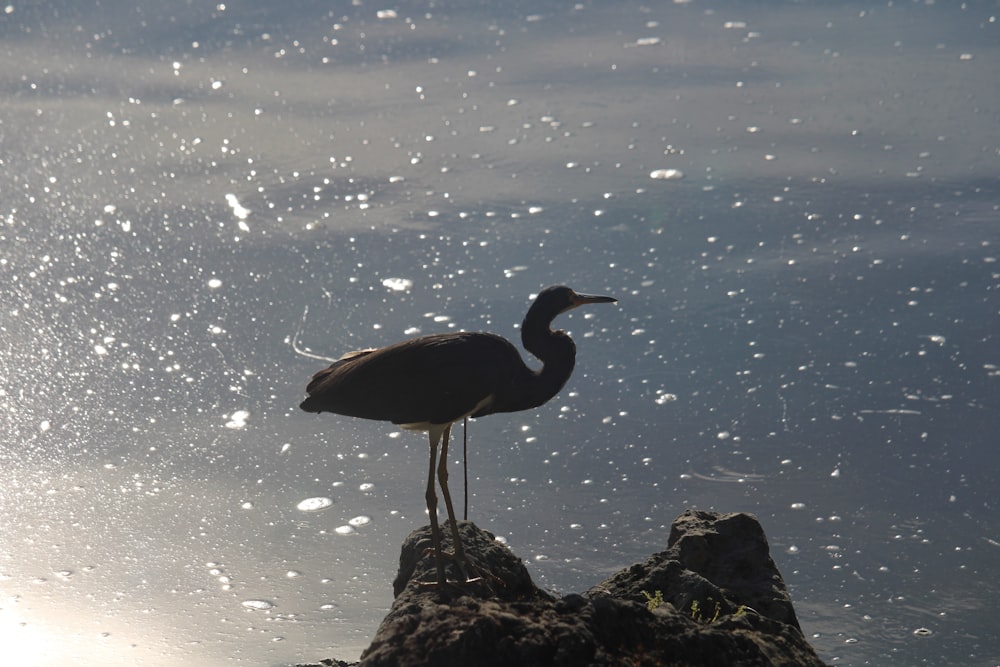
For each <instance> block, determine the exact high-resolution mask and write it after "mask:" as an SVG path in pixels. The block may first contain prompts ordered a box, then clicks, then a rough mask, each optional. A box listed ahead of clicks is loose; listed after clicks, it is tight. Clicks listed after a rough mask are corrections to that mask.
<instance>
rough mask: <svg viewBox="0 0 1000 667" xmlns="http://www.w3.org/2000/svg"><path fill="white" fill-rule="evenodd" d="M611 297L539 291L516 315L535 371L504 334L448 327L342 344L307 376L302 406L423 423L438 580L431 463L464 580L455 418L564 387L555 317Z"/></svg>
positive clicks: (567, 341) (563, 345)
mask: <svg viewBox="0 0 1000 667" xmlns="http://www.w3.org/2000/svg"><path fill="white" fill-rule="evenodd" d="M616 301H617V299H614V298H612V297H610V296H592V295H588V294H578V293H576V292H574V291H573V290H572V289H570V288H569V287H566V286H564V285H556V286H552V287H547V288H545V289H543V290H542V291H541V292H539V293H538V296H537V297H536V298H535V301H534V303H532V304H531V307H530V308H529V309H528V314H527V315H525V317H524V322H523V323H522V324H521V342H522V343H523V345H524V348H525V349H526V350H527V351H528V352H530V353H531V354H533V355H534V356H536V357H537V358H538V359H539V360H541V362H542V368H541V369H539V370H533V369H531V368H529V367H528V366H527V365H526V364H525V363H524V361H523V360H522V359H521V355H520V353H519V352H518V350H517V348H516V347H514V345H513V344H512V343H511V342H510V341H508V340H507V339H505V338H502V337H501V336H497V335H495V334H491V333H482V332H452V333H444V334H433V335H429V336H420V337H418V338H411V339H409V340H404V341H401V342H399V343H395V344H393V345H389V346H387V347H382V348H373V349H368V350H358V351H355V352H348V353H347V354H345V355H344V356H343V357H341V358H340V359H338V360H337V361H335V362H334V363H333V364H331V365H330V366H329V367H328V368H324V369H323V370H321V371H319V372H318V373H316V374H315V375H314V376H313V378H312V380H311V381H310V382H309V386H308V387H307V388H306V391H307V393H308V394H309V397H308V398H306V400H304V401H303V402H302V404H301V405H300V407H301V408H302V409H303V410H305V411H306V412H333V413H336V414H341V415H346V416H349V417H361V418H363V419H376V420H380V421H389V422H392V423H394V424H398V425H400V426H401V427H402V428H404V429H407V430H413V431H426V432H427V434H428V438H429V441H430V471H429V473H428V476H427V490H426V493H425V499H426V501H427V511H428V514H429V515H430V522H431V538H432V541H433V545H434V552H435V564H436V568H437V577H438V580H437V583H438V584H439V585H444V584H445V583H446V582H447V579H446V575H445V568H444V558H443V557H444V555H449V556H450V555H451V554H444V552H443V551H442V549H441V531H440V528H439V526H438V520H437V496H436V494H435V491H434V480H435V472H436V474H437V480H438V484H439V485H440V487H441V493H442V495H443V496H444V502H445V507H446V508H447V511H448V520H449V521H450V522H451V530H452V539H453V542H454V559H455V563H456V565H457V566H458V568H459V571H460V572H461V574H462V576H463V577H464V578H465V580H466V581H469V580H470V579H469V576H468V570H467V569H466V561H465V551H464V549H463V548H462V543H461V539H460V538H459V534H458V523H457V520H456V519H455V510H454V507H453V505H452V501H451V493H450V492H449V490H448V465H447V462H448V441H449V439H450V436H451V426H452V424H453V423H454V422H456V421H458V420H460V419H463V418H465V417H482V416H485V415H490V414H494V413H498V412H517V411H519V410H528V409H530V408H534V407H538V406H539V405H542V404H543V403H545V402H547V401H548V400H549V399H551V398H552V397H553V396H555V395H556V394H557V393H558V392H559V390H560V389H562V388H563V385H565V384H566V381H567V380H568V379H569V377H570V375H571V374H572V372H573V367H574V365H575V364H576V345H575V344H574V343H573V340H572V339H571V338H570V337H569V336H568V335H567V334H566V333H565V332H563V331H558V330H556V331H553V330H552V329H551V328H550V326H551V324H552V320H554V319H555V318H556V316H557V315H559V314H560V313H564V312H566V311H568V310H571V309H573V308H576V307H577V306H582V305H585V304H590V303H615V302H616ZM442 443H443V444H442ZM439 444H440V446H441V455H440V458H439V457H438V445H439Z"/></svg>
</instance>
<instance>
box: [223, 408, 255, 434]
mask: <svg viewBox="0 0 1000 667" xmlns="http://www.w3.org/2000/svg"><path fill="white" fill-rule="evenodd" d="M249 416H250V413H249V412H247V411H246V410H237V411H236V412H234V413H233V414H231V415H229V421H227V422H226V428H233V429H238V428H245V427H246V425H247V417H249Z"/></svg>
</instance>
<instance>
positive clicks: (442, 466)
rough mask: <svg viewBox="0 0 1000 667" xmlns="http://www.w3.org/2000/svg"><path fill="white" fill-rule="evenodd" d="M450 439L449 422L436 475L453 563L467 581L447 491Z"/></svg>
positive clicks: (456, 520) (449, 495)
mask: <svg viewBox="0 0 1000 667" xmlns="http://www.w3.org/2000/svg"><path fill="white" fill-rule="evenodd" d="M450 439H451V424H448V426H446V427H445V429H444V441H443V442H442V444H441V458H440V459H439V460H438V468H437V476H438V484H440V485H441V494H442V495H443V496H444V506H445V507H446V508H447V510H448V519H449V520H450V521H451V539H452V541H453V542H454V543H455V564H456V565H458V569H459V571H460V572H461V573H462V576H463V577H465V580H466V581H469V574H468V572H466V570H465V565H466V562H465V549H463V548H462V538H461V537H460V536H459V534H458V519H456V518H455V508H454V507H453V506H452V504H451V493H450V492H449V491H448V441H449V440H450Z"/></svg>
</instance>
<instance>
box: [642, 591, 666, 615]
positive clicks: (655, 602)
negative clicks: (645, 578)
mask: <svg viewBox="0 0 1000 667" xmlns="http://www.w3.org/2000/svg"><path fill="white" fill-rule="evenodd" d="M642 594H643V595H645V596H646V609H648V610H650V611H653V610H654V609H656V608H657V607H659V606H660V605H661V604H663V591H656V594H655V595H650V594H649V593H647V592H646V591H643V592H642Z"/></svg>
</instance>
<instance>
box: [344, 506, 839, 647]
mask: <svg viewBox="0 0 1000 667" xmlns="http://www.w3.org/2000/svg"><path fill="white" fill-rule="evenodd" d="M459 528H460V532H461V537H462V543H463V545H464V546H465V550H466V553H467V556H468V560H469V562H470V565H471V566H472V567H473V569H474V570H475V572H474V573H470V574H474V575H478V577H479V579H478V581H476V582H473V583H469V584H462V585H448V586H446V587H444V588H436V587H428V586H422V585H420V582H426V581H434V580H435V578H436V571H435V567H434V559H433V556H432V555H431V554H429V553H428V551H427V548H428V547H429V546H430V530H429V528H426V527H425V528H421V529H419V530H416V531H414V532H413V533H411V534H410V536H409V537H408V538H407V539H406V541H405V542H404V544H403V550H402V554H401V556H400V568H399V575H398V576H397V578H396V581H395V583H394V591H395V594H396V600H395V602H394V603H393V605H392V609H391V610H390V611H389V614H388V615H387V616H386V617H385V619H384V620H383V621H382V624H381V625H380V626H379V628H378V631H377V632H376V634H375V639H374V640H373V641H372V643H371V646H369V647H368V649H367V650H365V652H364V653H363V654H362V656H361V662H360V665H362V667H418V666H434V667H449V666H451V665H455V666H461V667H466V666H468V665H477V666H481V667H493V666H496V667H501V666H503V667H506V666H508V665H510V666H519V667H520V666H525V667H528V666H535V665H537V666H543V665H544V666H546V667H548V666H552V667H563V666H565V667H580V666H584V665H592V666H605V665H607V666H611V665H623V664H627V665H637V666H650V667H652V666H654V665H664V666H666V665H689V666H704V667H715V666H719V667H723V666H725V667H733V666H744V667H757V666H760V667H764V666H782V667H785V666H787V667H792V666H793V665H794V666H796V667H812V666H817V667H818V666H821V665H822V664H823V663H822V662H820V660H819V658H818V657H817V656H816V653H815V652H814V651H813V649H812V647H810V646H809V644H808V643H807V642H806V641H805V638H804V637H803V636H802V632H801V631H800V630H799V624H798V620H797V619H796V617H795V611H794V609H793V608H792V603H791V600H790V599H789V597H788V592H787V590H786V588H785V584H784V581H782V579H781V575H780V574H779V573H778V570H777V568H776V567H775V565H774V562H773V561H772V560H771V557H770V553H769V550H768V546H767V540H766V538H765V537H764V532H763V530H762V529H761V527H760V524H759V523H758V522H757V520H756V519H755V518H754V517H752V516H750V515H748V514H716V513H713V512H698V511H690V510H689V511H687V512H684V513H683V514H682V515H681V516H680V517H678V518H677V519H676V520H675V521H674V524H673V526H672V527H671V531H670V537H669V540H668V543H667V548H666V550H665V551H662V552H659V553H656V554H654V555H652V556H650V557H649V558H648V559H647V560H646V561H645V562H643V563H637V564H635V565H633V566H631V567H629V568H627V569H625V570H622V571H621V572H618V573H617V574H615V575H614V576H612V577H611V578H610V579H607V580H606V581H604V582H602V583H601V584H599V585H597V586H595V587H594V588H592V589H590V590H589V591H588V592H587V593H586V594H584V595H579V594H575V593H574V594H570V595H567V596H565V597H563V598H559V599H557V598H555V597H553V596H551V595H549V594H548V593H546V592H544V591H542V590H540V589H538V588H537V587H535V585H534V584H533V583H532V581H531V578H530V577H529V575H528V572H527V570H526V569H525V567H524V564H523V563H522V562H521V559H519V558H517V557H516V556H515V555H514V554H513V553H512V552H511V551H510V550H509V549H508V548H507V547H505V546H503V545H502V544H500V543H499V542H497V541H496V539H495V537H494V536H493V535H491V534H490V533H488V532H486V531H484V530H481V529H479V528H477V527H476V526H475V525H474V524H472V523H469V522H462V523H460V525H459ZM443 532H444V534H445V535H444V539H445V547H446V548H449V547H450V540H449V538H450V535H449V532H450V531H448V530H445V531H443ZM448 569H449V576H455V577H457V574H458V573H457V568H455V567H454V565H452V566H449V568H448ZM326 664H337V663H332V662H328V663H326Z"/></svg>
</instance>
